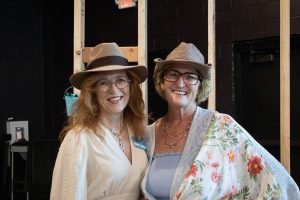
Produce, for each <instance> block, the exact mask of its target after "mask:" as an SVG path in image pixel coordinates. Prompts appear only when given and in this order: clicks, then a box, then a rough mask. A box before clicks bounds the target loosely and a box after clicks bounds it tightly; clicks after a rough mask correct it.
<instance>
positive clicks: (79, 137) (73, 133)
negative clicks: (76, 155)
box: [62, 127, 93, 146]
mask: <svg viewBox="0 0 300 200" xmlns="http://www.w3.org/2000/svg"><path fill="white" fill-rule="evenodd" d="M92 134H93V133H92V132H91V131H90V130H88V129H85V128H79V127H78V128H77V127H76V128H73V129H71V130H70V131H69V132H68V133H67V134H66V136H65V138H64V140H63V142H62V145H68V146H70V145H72V146H76V145H79V144H80V145H82V144H84V143H86V142H87V140H88V139H89V138H90V137H91V135H92Z"/></svg>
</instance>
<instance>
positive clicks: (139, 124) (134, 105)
mask: <svg viewBox="0 0 300 200" xmlns="http://www.w3.org/2000/svg"><path fill="white" fill-rule="evenodd" d="M100 73H101V72H100ZM127 75H128V78H129V79H130V80H131V82H130V97H129V101H128V104H127V106H126V107H125V109H124V116H123V118H124V123H125V124H126V125H127V126H128V127H129V128H131V129H132V130H133V133H134V135H135V136H136V137H137V138H139V139H141V138H142V137H143V135H142V133H143V132H144V128H145V124H146V123H145V122H146V119H147V116H146V115H145V113H144V108H145V103H144V100H143V95H142V90H141V87H140V84H139V83H138V80H139V78H138V77H137V76H136V75H135V74H134V73H132V72H131V71H130V70H128V71H127ZM98 80H99V78H98V73H97V74H93V75H91V76H89V77H88V78H86V80H84V82H83V84H82V86H81V93H80V96H79V98H78V100H77V101H76V103H75V104H74V106H73V112H72V115H71V116H70V117H69V119H68V120H67V124H66V125H65V126H64V127H63V129H62V131H61V132H60V134H59V139H60V140H61V141H62V140H63V139H64V137H65V136H66V134H67V133H68V132H69V131H70V130H72V129H77V128H79V129H78V130H82V129H87V130H89V131H91V132H93V133H95V134H96V133H97V135H100V137H101V138H102V139H103V138H104V134H103V133H102V131H101V129H100V126H99V121H100V119H99V117H100V113H101V110H100V108H99V106H98V103H97V96H96V91H95V87H96V83H97V81H98Z"/></svg>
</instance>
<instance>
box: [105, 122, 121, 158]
mask: <svg viewBox="0 0 300 200" xmlns="http://www.w3.org/2000/svg"><path fill="white" fill-rule="evenodd" d="M101 122H102V124H103V125H104V126H106V127H107V128H108V129H109V131H110V132H111V133H112V135H113V136H114V137H115V139H116V140H117V142H118V145H119V147H120V149H121V150H122V151H123V152H124V151H125V146H124V141H123V139H122V132H123V130H124V123H123V122H121V124H120V129H119V132H117V131H115V130H113V129H112V128H111V127H110V126H108V125H106V123H104V122H103V121H102V120H101Z"/></svg>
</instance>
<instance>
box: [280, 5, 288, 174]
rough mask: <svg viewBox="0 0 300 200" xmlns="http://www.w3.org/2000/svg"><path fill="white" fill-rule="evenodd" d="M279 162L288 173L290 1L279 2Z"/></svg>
mask: <svg viewBox="0 0 300 200" xmlns="http://www.w3.org/2000/svg"><path fill="white" fill-rule="evenodd" d="M280 161H281V163H282V165H283V166H284V167H285V169H286V170H287V171H288V172H290V0H280Z"/></svg>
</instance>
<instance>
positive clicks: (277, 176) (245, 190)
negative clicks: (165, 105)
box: [141, 107, 300, 200]
mask: <svg viewBox="0 0 300 200" xmlns="http://www.w3.org/2000/svg"><path fill="white" fill-rule="evenodd" d="M145 142H146V144H147V146H148V149H147V154H148V158H149V166H150V165H151V161H152V159H153V155H154V148H155V123H154V124H151V125H149V126H148V127H147V129H146V140H145ZM148 171H149V167H148V170H147V171H146V174H145V176H144V179H143V181H142V183H141V188H142V191H143V194H144V196H145V198H146V199H149V200H155V197H153V196H152V195H151V194H150V193H149V192H148V191H147V189H146V182H147V177H148ZM170 197H171V198H170V199H173V200H226V199H228V200H235V199H236V200H240V199H243V200H247V199H249V200H252V199H253V200H254V199H255V200H257V199H259V200H260V199H261V200H265V199H280V200H282V199H284V200H286V199H291V200H296V199H299V200H300V193H299V188H298V186H297V184H296V183H295V182H294V180H293V179H292V178H291V176H290V175H289V174H288V173H287V171H286V170H285V169H284V167H283V166H282V165H281V164H280V163H279V162H278V161H277V160H276V159H275V158H274V157H273V156H272V155H271V154H270V153H269V152H268V151H267V150H266V149H265V148H263V147H262V146H261V145H260V144H258V142H257V141H256V140H254V139H253V138H252V137H251V135H250V134H249V133H248V132H247V131H246V130H245V129H243V128H242V127H241V126H240V125H239V124H238V123H237V122H236V121H235V120H234V119H233V118H232V117H230V116H229V115H226V114H221V113H218V112H213V111H209V110H207V109H202V108H201V107H198V108H197V112H196V115H195V117H194V119H193V122H192V126H191V129H190V132H189V136H188V138H187V141H186V145H185V147H184V151H183V152H182V156H181V159H180V162H179V164H178V166H177V170H176V174H175V176H174V180H173V183H172V186H171V190H170Z"/></svg>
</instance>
